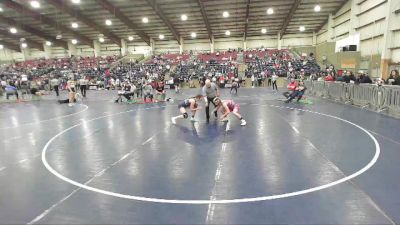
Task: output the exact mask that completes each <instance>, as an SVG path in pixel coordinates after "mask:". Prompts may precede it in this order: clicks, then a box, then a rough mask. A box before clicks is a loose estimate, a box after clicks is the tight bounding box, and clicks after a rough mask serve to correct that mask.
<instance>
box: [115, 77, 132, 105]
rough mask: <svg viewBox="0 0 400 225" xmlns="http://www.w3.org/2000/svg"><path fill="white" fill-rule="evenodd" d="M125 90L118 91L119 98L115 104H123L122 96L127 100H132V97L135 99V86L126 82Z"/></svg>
mask: <svg viewBox="0 0 400 225" xmlns="http://www.w3.org/2000/svg"><path fill="white" fill-rule="evenodd" d="M122 88H123V90H122V91H118V98H117V99H116V100H115V103H118V102H120V101H121V102H122V96H124V97H125V98H126V100H128V101H129V100H131V96H133V97H135V93H136V86H135V85H134V84H131V83H129V82H128V81H126V82H125V83H124V84H123V87H122Z"/></svg>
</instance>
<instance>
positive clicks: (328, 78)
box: [325, 74, 334, 81]
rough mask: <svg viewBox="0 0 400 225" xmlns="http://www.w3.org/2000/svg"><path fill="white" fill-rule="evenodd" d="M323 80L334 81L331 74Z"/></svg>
mask: <svg viewBox="0 0 400 225" xmlns="http://www.w3.org/2000/svg"><path fill="white" fill-rule="evenodd" d="M325 81H334V79H333V76H332V75H331V74H329V75H328V76H326V77H325Z"/></svg>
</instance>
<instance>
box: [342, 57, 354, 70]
mask: <svg viewBox="0 0 400 225" xmlns="http://www.w3.org/2000/svg"><path fill="white" fill-rule="evenodd" d="M356 63H357V62H356V59H355V58H350V59H342V60H341V68H343V69H355V68H356Z"/></svg>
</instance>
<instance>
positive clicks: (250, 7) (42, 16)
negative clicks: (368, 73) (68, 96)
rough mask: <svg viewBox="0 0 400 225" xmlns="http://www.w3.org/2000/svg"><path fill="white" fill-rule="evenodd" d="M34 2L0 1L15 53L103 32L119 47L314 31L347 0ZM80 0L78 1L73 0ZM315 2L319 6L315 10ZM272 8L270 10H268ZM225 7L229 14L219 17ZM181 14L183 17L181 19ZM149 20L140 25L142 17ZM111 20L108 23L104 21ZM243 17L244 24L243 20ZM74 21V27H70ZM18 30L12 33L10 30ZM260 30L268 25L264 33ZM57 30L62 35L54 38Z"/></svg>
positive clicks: (0, 17) (2, 27) (1, 37)
mask: <svg viewBox="0 0 400 225" xmlns="http://www.w3.org/2000/svg"><path fill="white" fill-rule="evenodd" d="M72 1H73V0H38V1H37V2H39V3H40V7H39V8H34V7H32V6H31V3H30V2H31V1H30V0H0V7H1V9H0V44H3V45H4V47H6V48H9V49H14V50H16V51H19V47H20V44H21V42H22V41H23V42H26V43H27V44H28V46H29V47H31V48H36V49H39V50H43V43H45V42H46V41H51V43H52V45H53V46H58V47H63V48H67V43H68V42H71V40H72V39H77V40H78V43H79V44H80V45H87V46H92V47H93V41H92V40H99V38H100V37H101V36H102V37H103V38H104V41H105V43H115V44H118V45H120V44H121V43H120V40H121V39H125V40H126V41H129V40H128V38H129V36H131V37H133V38H134V40H133V42H136V43H137V42H141V43H144V42H146V43H149V39H150V38H153V39H155V40H159V35H160V34H162V35H164V40H175V41H177V42H179V41H180V39H181V38H183V39H184V40H186V39H193V37H191V33H193V32H195V33H196V38H197V39H199V38H202V39H210V36H214V37H215V38H219V37H226V34H225V32H226V31H227V30H229V31H230V36H232V37H246V38H247V37H251V36H261V35H277V33H278V32H281V33H282V34H284V35H285V34H294V33H300V31H299V27H300V26H304V27H305V31H304V33H312V32H314V31H318V30H319V29H320V28H321V27H322V26H323V25H324V24H325V23H326V21H327V19H328V15H329V14H330V13H333V14H334V13H335V12H337V11H338V10H339V9H340V7H341V6H342V5H343V4H344V3H346V2H347V0H80V3H79V4H74V3H73V2H72ZM75 1H79V0H75ZM316 5H319V6H320V7H321V10H320V11H319V12H315V11H314V7H315V6H316ZM269 8H272V9H273V11H274V13H273V14H267V10H268V9H269ZM225 11H227V12H228V13H229V17H224V16H223V12H225ZM182 14H185V15H186V16H187V20H185V21H184V20H182V19H181V16H182ZM144 17H146V18H148V23H143V22H142V20H143V18H144ZM107 19H109V20H111V22H112V25H110V26H108V25H106V24H105V20H107ZM246 21H247V22H246ZM73 22H76V23H78V26H79V27H78V28H72V26H71V24H72V23H73ZM11 27H15V28H16V29H17V33H16V34H12V33H11V32H10V28H11ZM262 29H267V33H266V34H263V33H262V32H261V30H262ZM59 34H61V35H62V38H61V39H56V36H57V35H59Z"/></svg>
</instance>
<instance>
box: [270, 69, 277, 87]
mask: <svg viewBox="0 0 400 225" xmlns="http://www.w3.org/2000/svg"><path fill="white" fill-rule="evenodd" d="M277 80H278V76H277V75H276V73H275V72H274V74H272V77H271V81H272V90H276V91H278V86H277V85H276V82H277Z"/></svg>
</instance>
